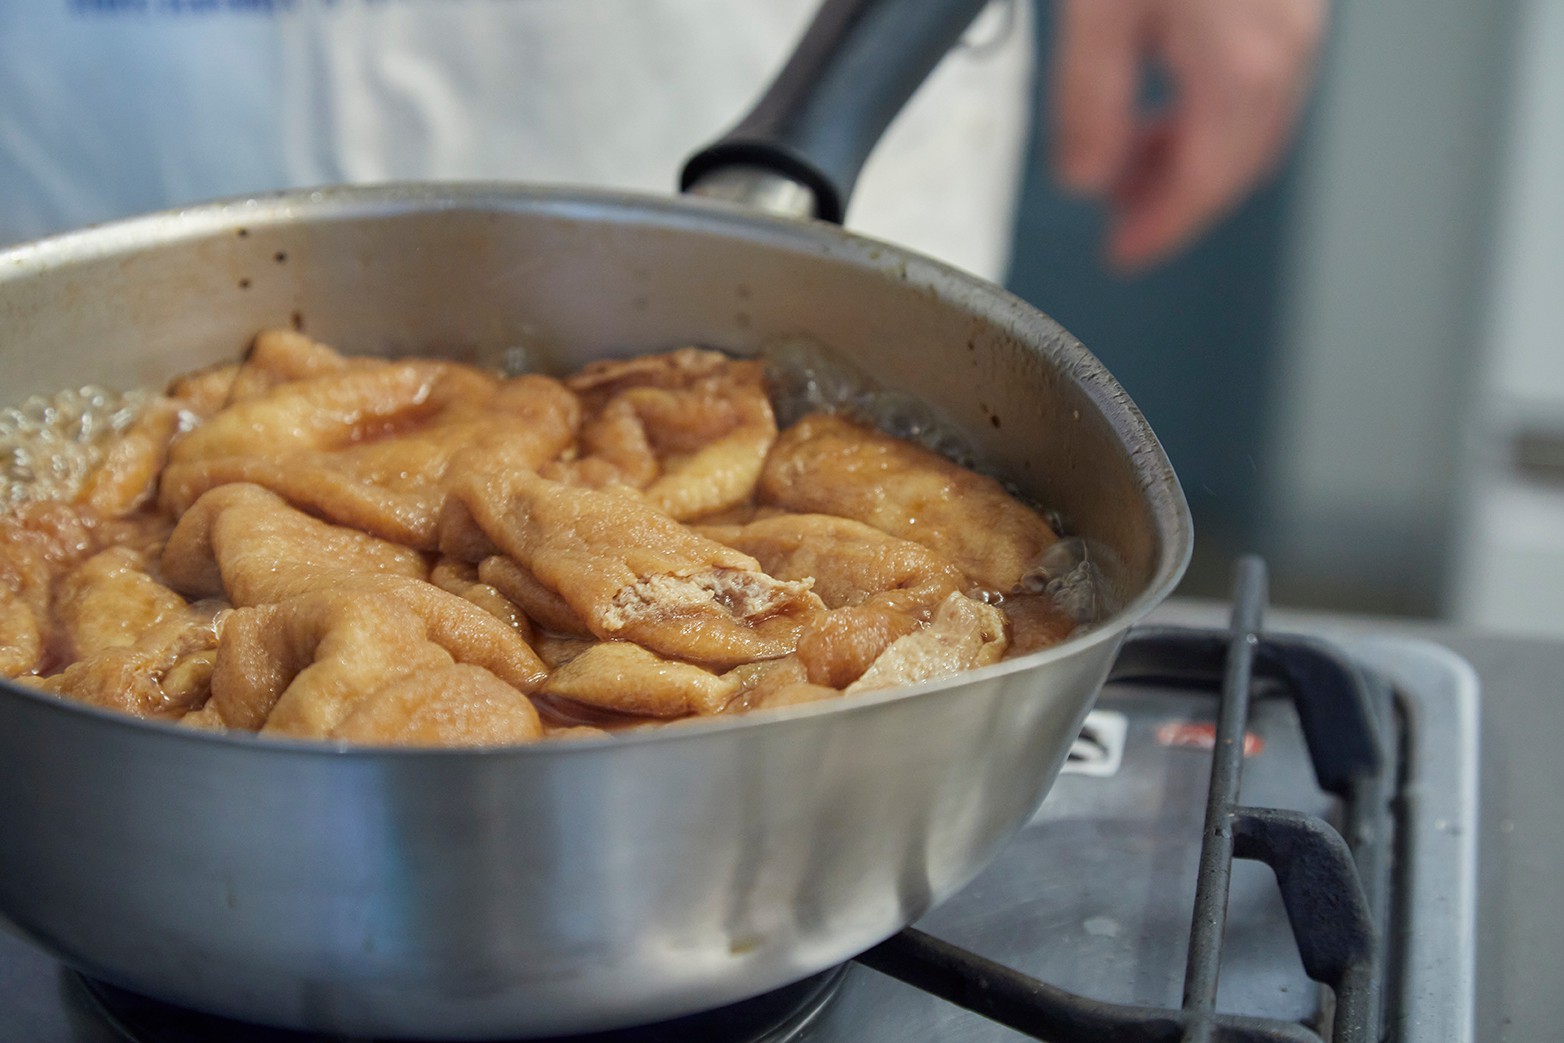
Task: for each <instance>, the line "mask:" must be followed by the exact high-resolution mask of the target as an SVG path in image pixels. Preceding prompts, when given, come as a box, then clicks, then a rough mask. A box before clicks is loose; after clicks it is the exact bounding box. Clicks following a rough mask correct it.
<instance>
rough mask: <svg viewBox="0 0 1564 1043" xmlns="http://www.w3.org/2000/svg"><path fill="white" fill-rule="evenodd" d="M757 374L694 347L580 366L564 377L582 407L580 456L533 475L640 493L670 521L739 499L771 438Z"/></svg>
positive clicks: (751, 484)
mask: <svg viewBox="0 0 1564 1043" xmlns="http://www.w3.org/2000/svg"><path fill="white" fill-rule="evenodd" d="M764 378H765V371H764V368H763V367H762V366H761V364H759V363H757V362H753V361H748V362H745V361H736V360H733V359H729V358H727V357H726V356H724V355H721V354H718V353H717V352H710V351H700V350H698V349H682V350H680V351H675V352H669V353H667V354H664V355H656V356H649V357H646V358H643V359H637V360H622V361H614V362H607V363H603V364H599V365H595V366H589V367H588V370H587V371H586V372H584V373H583V374H581V375H578V376H577V377H576V378H573V379H571V380H570V381H569V384H570V386H571V387H572V389H574V390H577V391H579V392H581V393H582V394H583V395H585V396H586V398H587V401H588V402H589V403H590V404H591V405H592V411H591V413H590V414H589V416H588V418H587V419H586V421H585V422H584V423H583V425H582V429H581V444H580V448H581V454H580V456H579V457H578V458H576V459H574V460H571V461H568V462H564V463H561V464H558V465H555V466H553V467H551V468H545V469H544V470H543V472H542V473H543V474H544V476H545V477H548V478H553V479H556V480H559V481H565V482H568V483H570V484H576V485H585V486H588V487H592V488H604V487H606V486H609V485H612V484H620V485H624V486H627V487H630V488H634V489H638V490H641V491H642V492H643V493H644V495H645V497H646V501H647V502H648V503H650V504H651V505H652V506H654V507H656V508H657V509H658V510H661V511H663V512H664V513H665V514H667V515H669V516H670V517H673V518H676V519H678V520H680V521H685V520H688V519H692V518H699V517H702V516H705V515H709V514H714V513H717V512H720V511H725V510H728V509H730V508H733V507H735V506H738V505H740V504H743V503H746V502H748V500H749V499H750V497H751V495H752V494H753V492H754V489H755V482H756V480H757V479H758V478H759V477H760V470H761V467H762V466H763V465H764V463H765V458H766V454H767V452H769V451H770V449H771V446H772V444H773V443H775V441H776V437H777V423H776V416H775V414H774V413H773V412H772V409H771V401H770V399H769V398H768V397H767V396H766V389H765V379H764Z"/></svg>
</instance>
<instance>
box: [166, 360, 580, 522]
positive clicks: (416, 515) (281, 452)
mask: <svg viewBox="0 0 1564 1043" xmlns="http://www.w3.org/2000/svg"><path fill="white" fill-rule="evenodd" d="M242 376H243V372H242V370H241V378H242ZM579 423H580V404H579V402H577V400H576V398H575V396H574V395H573V394H572V393H571V392H570V391H568V390H567V389H566V388H565V387H564V385H562V384H560V383H559V382H558V381H555V380H552V379H551V378H548V377H544V376H538V375H527V376H521V377H516V378H513V379H510V380H501V379H499V378H498V377H495V376H492V375H490V374H487V373H483V372H481V371H478V370H475V369H472V368H471V367H467V366H462V365H459V364H457V363H450V362H430V361H419V362H384V361H378V360H358V361H357V363H356V364H354V365H351V366H346V367H344V368H338V369H328V370H325V371H323V372H319V373H316V374H314V375H311V376H305V377H303V378H301V379H297V380H289V381H284V382H281V383H278V384H276V385H275V386H272V387H269V388H267V389H265V390H264V391H262V392H261V393H258V394H256V395H255V396H253V397H249V398H244V399H242V400H240V401H236V402H234V403H232V404H231V405H229V406H228V407H227V408H225V409H223V410H221V411H220V412H219V413H217V414H216V415H214V416H212V417H211V418H209V419H208V420H207V421H206V422H205V423H203V424H201V425H200V426H198V427H196V428H195V429H194V430H192V431H191V432H189V433H188V434H186V435H184V436H182V437H180V438H179V439H177V440H176V441H175V442H174V444H173V446H172V448H171V449H170V451H169V464H168V466H167V467H166V468H165V469H164V472H163V479H162V484H161V487H160V492H159V498H160V502H161V504H162V506H163V508H164V509H165V510H166V511H168V512H170V513H172V514H176V515H177V514H181V513H183V512H184V511H185V510H188V509H189V507H190V506H191V505H192V504H193V503H194V502H195V501H196V500H197V499H198V498H199V497H200V496H201V495H202V494H203V493H205V492H207V491H208V490H210V489H212V488H214V487H217V486H220V485H225V484H229V483H233V482H249V483H253V484H256V485H261V486H264V487H266V488H268V489H270V490H272V491H273V492H275V493H277V494H279V495H280V496H282V497H283V498H284V499H286V500H288V501H289V502H290V503H292V504H294V505H295V506H297V507H301V508H304V509H307V510H309V511H310V512H312V513H314V514H318V515H321V516H322V517H324V518H326V519H327V520H329V521H333V522H336V523H338V524H341V525H347V526H351V527H353V528H357V529H362V530H364V531H366V532H369V533H372V534H374V535H377V536H381V537H383V538H385V539H388V540H393V541H396V542H398V543H403V544H406V545H408V546H411V547H416V548H419V549H423V550H432V549H433V548H434V545H435V542H436V532H437V528H438V520H439V513H440V508H441V505H442V504H443V503H444V500H445V495H446V485H447V483H448V481H449V479H450V478H451V476H452V475H454V474H458V473H468V472H472V471H484V470H488V469H507V468H522V469H526V470H535V469H536V468H538V467H541V466H542V465H543V464H544V463H546V462H547V461H549V460H552V459H553V458H555V457H556V456H558V455H559V454H560V453H562V452H564V451H565V450H566V449H567V448H568V447H569V446H570V445H571V444H572V443H573V441H574V438H575V435H576V429H577V427H578V426H579Z"/></svg>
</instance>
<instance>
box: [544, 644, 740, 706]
mask: <svg viewBox="0 0 1564 1043" xmlns="http://www.w3.org/2000/svg"><path fill="white" fill-rule="evenodd" d="M539 691H540V694H542V695H547V696H553V697H555V698H559V699H569V700H570V701H571V702H575V703H580V704H582V705H584V706H590V707H592V708H594V709H598V710H610V711H612V712H614V713H621V714H629V715H633V716H638V717H684V716H687V715H689V714H692V713H693V714H714V713H721V712H722V710H723V708H724V707H726V706H727V705H728V703H729V702H730V701H732V699H733V697H734V696H735V695H737V694H738V691H739V681H738V679H737V678H734V677H728V676H726V675H718V674H714V673H712V672H711V671H710V670H705V669H702V668H701V667H698V666H694V665H692V664H690V663H680V662H676V661H674V660H669V659H664V658H662V657H661V656H658V655H655V654H653V653H651V652H648V651H647V650H646V649H644V648H642V647H641V646H640V645H635V644H631V643H630V642H628V641H605V642H603V643H601V644H597V645H593V646H592V647H590V648H588V649H586V650H584V651H583V652H581V653H580V654H579V655H576V656H574V657H572V658H571V659H570V660H569V661H568V662H566V663H564V664H563V665H561V666H559V667H557V668H556V669H555V670H554V672H553V673H551V674H550V675H549V676H548V680H546V681H544V682H543V687H542V688H541V689H540V690H539Z"/></svg>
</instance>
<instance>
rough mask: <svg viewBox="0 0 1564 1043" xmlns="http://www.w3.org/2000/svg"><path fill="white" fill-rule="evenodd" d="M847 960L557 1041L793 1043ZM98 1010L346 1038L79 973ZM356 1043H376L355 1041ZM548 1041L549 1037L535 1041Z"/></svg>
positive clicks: (154, 1027)
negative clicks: (766, 988)
mask: <svg viewBox="0 0 1564 1043" xmlns="http://www.w3.org/2000/svg"><path fill="white" fill-rule="evenodd" d="M847 966H848V965H847V964H842V965H841V966H839V967H833V968H831V969H830V970H826V971H822V972H820V973H819V974H816V975H814V976H813V977H810V978H805V979H804V980H803V981H800V982H794V983H793V984H792V985H787V986H784V987H783V988H780V989H777V990H776V991H775V992H768V993H766V994H764V995H762V996H756V997H754V998H753V999H748V1000H742V1001H740V1002H738V1003H734V1004H731V1005H729V1006H726V1007H718V1008H716V1009H715V1010H708V1011H703V1012H701V1013H699V1014H690V1015H687V1016H685V1017H682V1018H675V1019H673V1020H672V1021H661V1022H658V1023H656V1024H653V1025H642V1026H638V1027H636V1028H628V1029H618V1030H614V1031H610V1032H593V1033H588V1034H586V1035H581V1036H561V1037H557V1038H556V1039H555V1040H553V1043H674V1041H683V1040H690V1039H709V1040H713V1041H721V1043H787V1041H788V1040H792V1039H796V1038H797V1037H798V1036H800V1035H801V1034H802V1033H803V1031H804V1029H806V1028H808V1027H809V1025H810V1024H811V1023H812V1022H813V1021H814V1020H815V1018H816V1017H817V1016H818V1015H819V1014H820V1012H821V1011H822V1010H824V1009H825V1007H826V1006H827V1004H829V1003H830V1001H831V998H832V997H833V996H835V995H836V991H837V989H838V988H839V987H840V986H841V984H842V978H843V977H844V976H845V975H846V973H847ZM77 979H78V980H79V981H80V983H81V985H82V987H83V988H84V989H85V991H86V993H87V995H88V997H90V999H91V1000H92V1004H93V1006H94V1007H95V1008H96V1009H97V1011H98V1013H100V1014H102V1015H103V1017H104V1018H105V1019H106V1020H107V1021H108V1022H109V1024H111V1025H113V1026H114V1028H115V1029H117V1030H118V1031H119V1032H120V1033H121V1034H122V1035H124V1036H125V1038H126V1039H129V1040H133V1041H134V1043H210V1041H211V1040H214V1039H220V1040H224V1041H226V1043H343V1039H342V1037H339V1036H326V1035H316V1034H312V1033H308V1032H295V1031H291V1030H289V1029H276V1028H268V1027H266V1026H264V1025H252V1024H248V1023H245V1022H240V1021H232V1020H230V1019H228V1018H221V1017H218V1016H216V1015H214V1014H203V1013H201V1012H200V1011H194V1010H190V1009H188V1008H185V1007H178V1006H175V1005H173V1004H170V1003H163V1002H161V1001H160V1000H154V999H149V998H148V997H146V996H141V995H138V994H136V993H134V992H127V991H125V990H124V989H119V988H115V987H114V986H113V985H108V984H105V983H104V982H101V981H98V980H96V979H94V978H89V977H87V976H85V975H77ZM354 1043H370V1041H367V1040H355V1041H354ZM534 1043H545V1041H534Z"/></svg>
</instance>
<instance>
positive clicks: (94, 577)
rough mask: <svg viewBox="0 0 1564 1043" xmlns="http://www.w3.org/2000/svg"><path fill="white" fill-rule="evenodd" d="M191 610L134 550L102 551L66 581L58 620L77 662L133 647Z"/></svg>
mask: <svg viewBox="0 0 1564 1043" xmlns="http://www.w3.org/2000/svg"><path fill="white" fill-rule="evenodd" d="M188 611H189V606H188V604H187V603H186V602H185V599H184V598H182V597H180V596H179V595H178V594H176V593H175V592H174V591H172V590H170V589H169V588H168V587H166V586H164V585H163V584H162V583H159V582H158V581H157V580H155V579H153V578H152V577H151V576H149V575H148V574H147V565H146V561H145V558H144V556H143V555H141V554H139V553H137V552H136V551H134V550H132V549H130V548H129V547H110V548H108V549H107V550H103V551H99V552H98V553H97V554H94V555H93V556H92V557H90V558H88V559H87V560H86V561H84V562H82V563H81V564H80V565H78V566H77V567H76V568H75V569H72V570H71V571H70V572H68V573H66V574H65V576H64V577H62V579H61V580H60V582H59V584H58V585H57V587H56V589H55V594H54V615H55V618H56V620H58V622H59V624H60V627H61V629H62V630H63V631H64V635H65V637H66V638H67V639H68V640H69V642H70V650H71V654H72V657H73V658H86V657H88V656H91V655H95V654H97V653H98V652H101V651H103V650H105V649H108V648H128V647H130V646H131V645H134V644H135V643H136V642H137V641H138V640H139V639H140V638H141V636H142V635H143V634H144V633H146V632H147V631H149V630H151V629H152V628H153V627H155V626H157V625H158V624H159V623H163V622H165V621H167V620H171V619H177V618H179V617H181V616H183V615H184V614H185V613H186V612H188Z"/></svg>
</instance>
